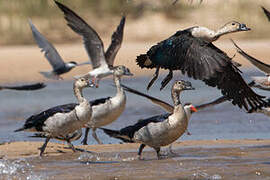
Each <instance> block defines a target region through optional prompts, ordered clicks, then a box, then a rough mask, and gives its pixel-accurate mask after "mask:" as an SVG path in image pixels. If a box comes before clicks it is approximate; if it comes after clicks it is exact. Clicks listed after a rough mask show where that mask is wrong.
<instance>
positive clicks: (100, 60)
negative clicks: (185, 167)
mask: <svg viewBox="0 0 270 180" xmlns="http://www.w3.org/2000/svg"><path fill="white" fill-rule="evenodd" d="M55 3H56V4H57V6H58V7H59V8H60V9H61V10H62V11H63V13H64V16H65V19H66V21H67V25H68V26H69V27H70V28H71V29H72V30H73V31H74V32H75V33H77V34H79V35H80V36H82V38H83V41H84V47H85V49H86V51H87V54H88V56H89V59H90V61H91V64H92V67H93V70H91V71H89V72H88V73H87V74H85V75H83V77H87V78H91V79H92V83H93V84H95V85H96V86H97V87H98V83H99V80H100V79H101V78H104V77H106V76H109V75H112V74H113V64H114V59H115V56H116V54H117V52H118V50H119V49H120V47H121V44H122V40H123V33H124V26H125V19H126V18H125V16H123V17H122V19H121V21H120V24H119V25H118V27H117V29H116V31H115V32H114V33H113V35H112V41H111V44H110V46H109V47H108V49H107V50H106V53H105V52H104V46H103V42H102V40H101V38H100V37H99V35H98V33H97V32H96V31H95V30H94V29H93V28H92V27H91V26H90V25H88V24H87V23H86V22H85V21H84V20H83V19H82V18H81V17H80V16H78V15H77V14H76V13H75V12H73V11H72V10H71V9H69V8H68V7H66V6H65V5H63V4H61V3H60V2H57V1H55Z"/></svg>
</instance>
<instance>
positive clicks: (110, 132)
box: [99, 128, 133, 142]
mask: <svg viewBox="0 0 270 180" xmlns="http://www.w3.org/2000/svg"><path fill="white" fill-rule="evenodd" d="M99 129H101V130H103V132H104V133H105V134H107V135H108V136H110V137H113V138H116V139H120V140H122V141H124V142H133V141H132V140H131V139H130V137H128V136H127V135H122V134H121V132H120V131H117V130H111V129H106V128H99Z"/></svg>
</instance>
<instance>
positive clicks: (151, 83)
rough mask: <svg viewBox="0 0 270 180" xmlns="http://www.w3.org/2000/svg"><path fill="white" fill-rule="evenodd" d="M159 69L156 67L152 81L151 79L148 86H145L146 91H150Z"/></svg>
mask: <svg viewBox="0 0 270 180" xmlns="http://www.w3.org/2000/svg"><path fill="white" fill-rule="evenodd" d="M159 69H160V67H157V69H156V72H155V74H154V77H153V79H151V81H150V82H149V84H148V86H147V91H148V90H149V89H150V87H151V86H152V85H153V83H154V82H155V81H156V80H157V78H158V74H159Z"/></svg>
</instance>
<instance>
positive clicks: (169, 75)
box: [160, 70, 173, 90]
mask: <svg viewBox="0 0 270 180" xmlns="http://www.w3.org/2000/svg"><path fill="white" fill-rule="evenodd" d="M172 78H173V71H172V70H170V72H169V74H168V75H167V76H166V77H165V78H164V79H163V81H162V82H161V87H160V90H162V89H163V88H164V87H165V86H166V85H167V84H168V83H169V82H170V81H171V80H172Z"/></svg>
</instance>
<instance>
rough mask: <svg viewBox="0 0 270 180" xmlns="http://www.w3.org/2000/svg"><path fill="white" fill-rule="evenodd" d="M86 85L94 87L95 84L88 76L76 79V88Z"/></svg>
mask: <svg viewBox="0 0 270 180" xmlns="http://www.w3.org/2000/svg"><path fill="white" fill-rule="evenodd" d="M86 87H94V85H93V84H92V83H91V82H90V81H89V79H88V78H85V77H80V78H78V79H76V80H75V82H74V88H78V89H83V88H86Z"/></svg>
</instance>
